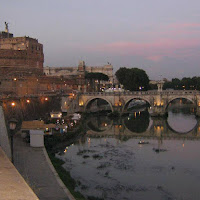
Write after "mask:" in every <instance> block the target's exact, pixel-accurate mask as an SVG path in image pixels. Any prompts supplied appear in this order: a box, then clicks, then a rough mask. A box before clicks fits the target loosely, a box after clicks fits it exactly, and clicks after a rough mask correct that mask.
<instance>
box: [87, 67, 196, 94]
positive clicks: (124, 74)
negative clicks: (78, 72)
mask: <svg viewBox="0 0 200 200" xmlns="http://www.w3.org/2000/svg"><path fill="white" fill-rule="evenodd" d="M115 75H116V77H117V80H118V81H119V84H121V85H123V87H124V89H125V90H130V91H146V90H154V89H157V85H156V84H155V85H152V84H149V77H148V75H147V74H146V72H145V71H144V70H143V69H139V68H126V67H121V68H120V69H118V70H117V71H116V73H115ZM85 78H86V80H87V81H88V82H89V83H90V87H91V88H92V90H93V91H95V90H96V89H95V85H96V86H97V91H100V84H101V81H108V80H109V77H108V76H107V75H105V74H103V73H86V75H85ZM95 81H97V83H96V82H95ZM163 89H164V90H166V89H174V90H184V89H185V90H200V77H197V76H194V77H192V78H189V77H184V78H182V79H178V78H173V79H172V80H171V81H166V82H165V83H164V85H163Z"/></svg>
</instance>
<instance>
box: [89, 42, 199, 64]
mask: <svg viewBox="0 0 200 200" xmlns="http://www.w3.org/2000/svg"><path fill="white" fill-rule="evenodd" d="M198 47H200V39H180V40H175V39H157V40H155V41H154V42H151V43H148V42H147V43H133V42H121V41H120V42H114V43H108V44H101V45H97V46H94V47H92V48H91V50H92V51H96V52H107V53H112V54H118V55H134V56H144V57H145V58H146V59H148V60H151V61H154V62H160V61H161V60H162V58H163V57H173V58H182V57H184V58H185V57H189V56H196V54H198V55H199V52H195V50H196V48H198Z"/></svg>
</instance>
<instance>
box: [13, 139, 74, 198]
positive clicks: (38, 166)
mask: <svg viewBox="0 0 200 200" xmlns="http://www.w3.org/2000/svg"><path fill="white" fill-rule="evenodd" d="M14 165H15V167H16V168H17V170H18V171H19V173H20V174H21V175H22V176H23V178H24V179H25V180H26V182H27V183H28V184H29V186H30V187H31V188H32V189H33V191H34V192H35V194H36V195H37V196H38V198H39V199H40V200H70V199H69V198H68V196H67V194H66V193H65V192H64V190H63V188H62V187H61V186H60V185H59V184H58V182H57V180H56V177H55V175H54V174H53V173H52V170H51V169H50V167H49V164H48V162H47V159H46V157H45V154H44V152H43V148H33V147H30V144H28V143H26V142H25V141H23V139H22V138H21V136H20V135H16V136H15V137H14Z"/></svg>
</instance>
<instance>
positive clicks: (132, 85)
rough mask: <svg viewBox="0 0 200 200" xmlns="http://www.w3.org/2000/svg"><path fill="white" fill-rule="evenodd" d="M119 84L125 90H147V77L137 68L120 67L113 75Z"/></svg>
mask: <svg viewBox="0 0 200 200" xmlns="http://www.w3.org/2000/svg"><path fill="white" fill-rule="evenodd" d="M115 75H116V77H117V79H118V81H119V82H120V84H122V85H124V88H125V89H126V90H130V91H138V90H148V89H149V77H148V75H147V74H146V72H145V71H144V70H142V69H138V68H130V69H129V68H126V67H122V68H120V69H119V70H117V72H116V73H115Z"/></svg>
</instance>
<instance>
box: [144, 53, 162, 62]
mask: <svg viewBox="0 0 200 200" xmlns="http://www.w3.org/2000/svg"><path fill="white" fill-rule="evenodd" d="M162 58H163V56H159V55H157V56H148V57H146V59H147V60H151V61H154V62H160V61H161V60H162Z"/></svg>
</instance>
